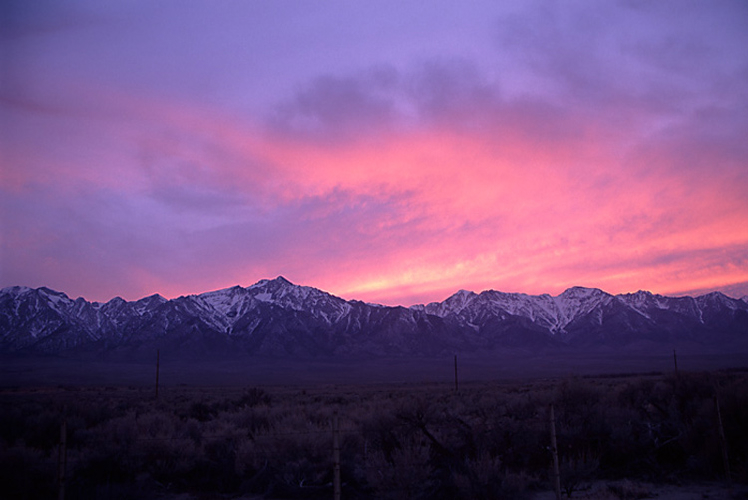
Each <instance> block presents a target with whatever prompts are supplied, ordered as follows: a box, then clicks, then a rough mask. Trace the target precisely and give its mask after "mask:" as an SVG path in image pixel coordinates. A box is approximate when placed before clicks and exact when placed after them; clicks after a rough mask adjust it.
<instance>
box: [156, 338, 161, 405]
mask: <svg viewBox="0 0 748 500" xmlns="http://www.w3.org/2000/svg"><path fill="white" fill-rule="evenodd" d="M160 361H161V352H160V351H159V350H158V349H156V399H158V372H159V368H160V366H159V365H160Z"/></svg>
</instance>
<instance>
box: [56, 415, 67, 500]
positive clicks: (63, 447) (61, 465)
mask: <svg viewBox="0 0 748 500" xmlns="http://www.w3.org/2000/svg"><path fill="white" fill-rule="evenodd" d="M67 441H68V422H67V417H66V416H64V415H63V417H62V425H60V449H59V451H58V455H57V498H58V500H65V468H66V466H67V459H68V450H67Z"/></svg>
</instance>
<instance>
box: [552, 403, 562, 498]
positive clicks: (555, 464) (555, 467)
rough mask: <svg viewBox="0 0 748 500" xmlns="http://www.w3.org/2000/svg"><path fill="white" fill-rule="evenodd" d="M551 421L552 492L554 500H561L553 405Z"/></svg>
mask: <svg viewBox="0 0 748 500" xmlns="http://www.w3.org/2000/svg"><path fill="white" fill-rule="evenodd" d="M550 421H551V452H552V453H553V490H554V491H555V492H556V500H561V472H560V471H559V467H558V444H557V443H556V417H555V415H554V413H553V404H551V411H550Z"/></svg>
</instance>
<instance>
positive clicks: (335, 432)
mask: <svg viewBox="0 0 748 500" xmlns="http://www.w3.org/2000/svg"><path fill="white" fill-rule="evenodd" d="M332 471H333V482H332V488H333V499H334V500H340V429H339V427H338V413H337V412H335V413H334V414H333V417H332Z"/></svg>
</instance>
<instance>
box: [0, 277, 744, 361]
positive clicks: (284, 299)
mask: <svg viewBox="0 0 748 500" xmlns="http://www.w3.org/2000/svg"><path fill="white" fill-rule="evenodd" d="M638 341H649V342H657V343H664V344H668V345H674V344H677V343H679V342H691V343H696V344H703V345H706V346H712V347H713V346H715V345H719V346H735V345H740V346H748V302H746V301H745V300H742V299H741V300H738V299H732V298H729V297H727V296H725V295H723V294H721V293H711V294H707V295H702V296H699V297H695V298H694V297H664V296H661V295H655V294H652V293H649V292H644V291H639V292H636V293H633V294H624V295H611V294H608V293H606V292H604V291H602V290H598V289H594V288H582V287H574V288H570V289H568V290H566V291H565V292H563V293H561V294H560V295H558V296H555V297H554V296H551V295H547V294H544V295H537V296H533V295H526V294H519V293H502V292H498V291H494V290H489V291H484V292H481V293H474V292H470V291H465V290H460V291H459V292H457V293H455V294H454V295H452V296H451V297H449V298H447V299H446V300H444V301H443V302H434V303H431V304H427V305H416V306H412V307H410V308H405V307H386V306H381V305H376V304H366V303H363V302H360V301H355V300H354V301H346V300H344V299H341V298H339V297H335V296H333V295H330V294H329V293H326V292H323V291H321V290H318V289H316V288H311V287H307V286H298V285H294V284H292V283H290V282H289V281H288V280H286V279H285V278H283V277H278V278H276V279H274V280H261V281H259V282H258V283H255V284H254V285H251V286H249V287H246V288H245V287H240V286H235V287H232V288H227V289H224V290H216V291H212V292H207V293H203V294H199V295H189V296H183V297H179V298H176V299H172V300H167V299H165V298H163V297H161V296H159V295H152V296H150V297H145V298H143V299H140V300H137V301H133V302H128V301H125V300H123V299H121V298H119V297H117V298H114V299H112V300H110V301H109V302H106V303H98V302H88V301H86V300H85V299H83V298H77V299H74V300H73V299H71V298H69V297H68V296H67V295H65V294H64V293H61V292H56V291H54V290H50V289H48V288H44V287H42V288H37V289H31V288H26V287H10V288H4V289H2V290H0V352H5V353H69V352H81V351H86V352H94V353H106V352H112V351H116V352H130V353H137V352H139V351H143V352H146V351H148V352H152V349H153V347H154V346H156V347H163V348H165V349H170V350H171V351H178V352H184V353H189V354H194V355H197V354H204V353H206V352H215V353H223V352H232V353H248V354H259V355H272V356H288V355H294V356H320V355H323V356H329V355H365V354H371V355H405V354H423V355H429V354H439V353H449V352H459V351H476V350H481V349H493V348H499V347H524V348H534V349H537V348H544V347H552V346H569V347H570V348H584V347H590V346H592V347H594V346H600V345H606V346H611V345H612V346H626V345H630V344H632V343H635V342H638Z"/></svg>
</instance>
